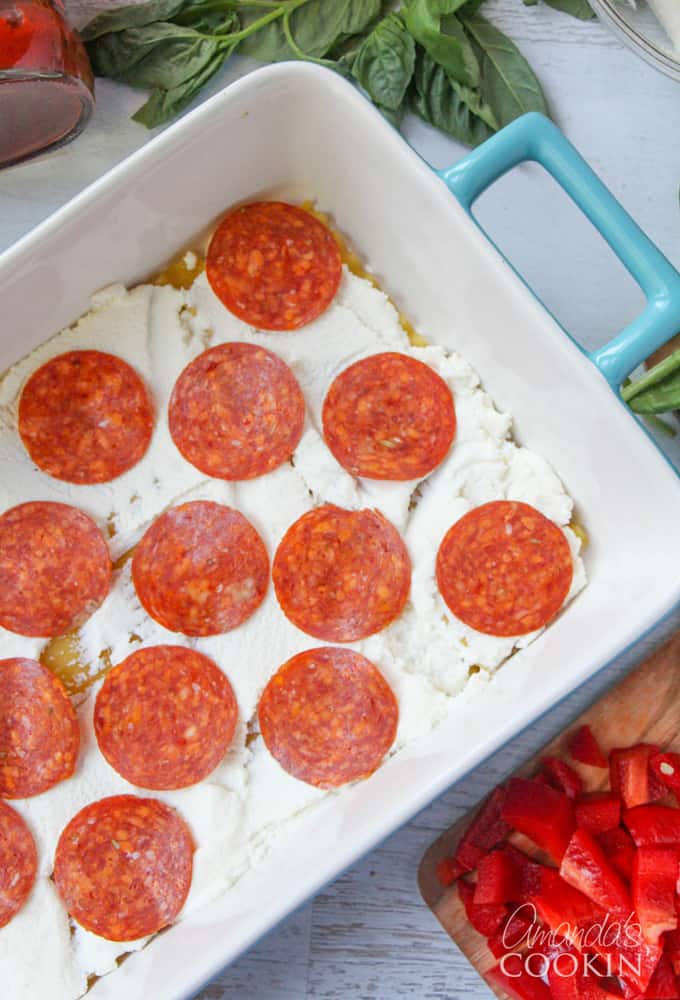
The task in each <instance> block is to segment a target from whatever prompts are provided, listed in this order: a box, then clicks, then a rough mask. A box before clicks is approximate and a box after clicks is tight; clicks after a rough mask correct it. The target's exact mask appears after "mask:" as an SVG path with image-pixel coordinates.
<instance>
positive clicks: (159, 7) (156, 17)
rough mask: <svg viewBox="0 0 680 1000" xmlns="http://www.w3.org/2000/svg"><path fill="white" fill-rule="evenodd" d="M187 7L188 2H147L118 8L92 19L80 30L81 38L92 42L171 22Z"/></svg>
mask: <svg viewBox="0 0 680 1000" xmlns="http://www.w3.org/2000/svg"><path fill="white" fill-rule="evenodd" d="M185 6H188V3H187V0H147V3H140V4H130V5H129V6H126V7H117V8H115V9H114V10H107V11H105V12H104V13H102V14H97V16H96V17H94V18H92V20H91V21H90V22H89V23H88V24H86V25H85V27H84V28H81V29H80V37H81V38H82V39H83V41H84V42H91V41H92V40H93V39H95V38H100V37H101V36H102V35H106V34H109V33H112V32H115V31H122V30H123V29H124V28H142V27H144V26H145V25H147V24H153V22H154V21H169V20H170V19H171V18H172V17H174V16H175V14H178V13H179V12H180V11H181V10H182V8H183V7H185Z"/></svg>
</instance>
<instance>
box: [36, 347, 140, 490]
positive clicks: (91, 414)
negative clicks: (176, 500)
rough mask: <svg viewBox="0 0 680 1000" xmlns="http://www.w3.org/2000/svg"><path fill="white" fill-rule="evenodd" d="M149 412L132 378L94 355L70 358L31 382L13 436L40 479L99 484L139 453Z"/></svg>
mask: <svg viewBox="0 0 680 1000" xmlns="http://www.w3.org/2000/svg"><path fill="white" fill-rule="evenodd" d="M152 431H153V408H152V406H151V400H150V398H149V395H148V393H147V391H146V387H145V386H144V383H143V382H142V380H141V379H140V377H139V375H137V373H136V372H135V371H134V369H133V368H131V367H130V365H128V364H127V363H126V362H125V361H122V360H121V358H117V357H114V355H113V354H103V353H102V352H101V351H69V352H68V353H66V354H60V355H59V356H58V357H56V358H52V360H51V361H48V362H47V364H44V365H43V366H42V367H41V368H38V370H37V371H36V372H34V373H33V375H32V376H31V377H30V379H29V380H28V382H27V383H26V385H25V386H24V389H23V392H22V393H21V399H20V400H19V434H20V435H21V439H22V441H23V442H24V446H25V448H26V451H27V452H28V454H29V455H30V456H31V458H32V459H33V461H34V462H35V464H36V465H37V466H38V468H39V469H42V471H43V472H46V473H47V474H48V475H50V476H54V477H55V478H56V479H63V480H65V481H66V482H68V483H81V484H82V483H106V482H109V480H111V479H115V478H116V477H117V476H120V475H121V473H123V472H126V471H127V470H128V469H131V468H132V466H133V465H136V463H137V462H138V461H139V460H140V458H141V457H142V456H143V455H144V453H145V452H146V449H147V448H148V447H149V442H150V440H151V433H152Z"/></svg>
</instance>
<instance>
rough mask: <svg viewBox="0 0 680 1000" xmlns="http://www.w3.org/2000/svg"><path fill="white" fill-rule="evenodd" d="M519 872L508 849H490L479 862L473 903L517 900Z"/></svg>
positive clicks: (481, 903) (519, 883) (519, 881)
mask: <svg viewBox="0 0 680 1000" xmlns="http://www.w3.org/2000/svg"><path fill="white" fill-rule="evenodd" d="M520 895H521V873H520V871H519V868H518V866H517V865H516V863H515V860H514V858H513V856H512V854H511V853H510V852H509V851H503V850H500V851H491V853H490V854H487V855H486V857H485V858H482V860H481V861H480V862H479V866H478V869H477V886H476V888H475V905H476V906H482V905H485V904H486V905H488V904H489V903H511V902H513V901H514V902H517V901H519V898H520Z"/></svg>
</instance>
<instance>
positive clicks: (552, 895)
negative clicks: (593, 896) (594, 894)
mask: <svg viewBox="0 0 680 1000" xmlns="http://www.w3.org/2000/svg"><path fill="white" fill-rule="evenodd" d="M531 902H532V903H533V904H534V906H535V907H536V912H537V913H538V915H539V917H540V918H541V920H543V922H544V923H546V924H547V925H548V927H549V928H550V930H551V931H553V932H554V933H555V934H560V935H561V936H563V937H566V938H568V939H569V940H570V941H572V942H573V943H574V944H575V945H576V946H577V947H579V945H580V943H581V937H580V934H579V931H580V930H581V929H582V928H585V927H590V926H592V925H593V924H595V923H597V922H598V921H599V920H602V919H603V918H604V913H603V912H602V910H601V909H600V907H599V906H596V905H595V904H594V903H593V902H592V900H590V899H588V897H587V896H584V895H583V893H582V892H579V891H578V890H577V889H574V888H573V887H572V886H570V885H568V884H567V883H566V882H565V881H564V879H563V878H560V874H559V872H558V871H557V870H556V869H555V868H544V869H543V871H542V873H541V887H540V889H539V891H538V892H537V893H536V895H535V896H532V898H531Z"/></svg>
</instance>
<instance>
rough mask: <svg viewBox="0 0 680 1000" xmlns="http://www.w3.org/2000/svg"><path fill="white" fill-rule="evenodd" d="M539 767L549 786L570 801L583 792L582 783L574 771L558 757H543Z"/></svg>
mask: <svg viewBox="0 0 680 1000" xmlns="http://www.w3.org/2000/svg"><path fill="white" fill-rule="evenodd" d="M541 766H542V768H543V771H544V773H545V774H546V775H547V776H548V780H549V781H550V783H551V785H552V786H553V787H554V788H558V789H559V790H560V791H561V792H564V794H565V795H567V796H568V797H569V798H570V799H575V798H576V797H577V795H580V794H581V792H582V791H583V782H582V781H581V779H580V778H579V776H578V774H577V773H576V771H575V770H574V769H573V767H569V765H568V764H566V763H565V762H564V761H563V760H560V758H559V757H544V758H543V760H542V761H541Z"/></svg>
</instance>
